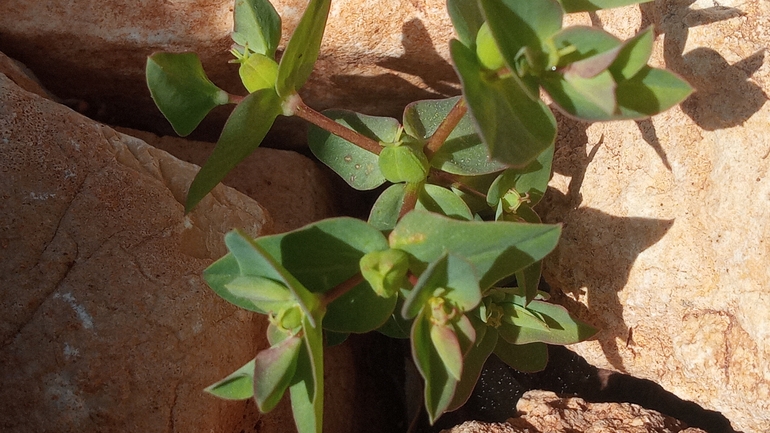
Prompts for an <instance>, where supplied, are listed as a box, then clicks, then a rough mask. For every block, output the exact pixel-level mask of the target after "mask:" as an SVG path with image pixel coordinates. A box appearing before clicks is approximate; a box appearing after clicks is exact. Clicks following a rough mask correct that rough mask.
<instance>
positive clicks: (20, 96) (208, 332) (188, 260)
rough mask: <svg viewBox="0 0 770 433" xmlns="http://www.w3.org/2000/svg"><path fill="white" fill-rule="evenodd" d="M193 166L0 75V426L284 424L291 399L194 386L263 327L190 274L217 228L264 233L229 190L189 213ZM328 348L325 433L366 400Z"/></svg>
mask: <svg viewBox="0 0 770 433" xmlns="http://www.w3.org/2000/svg"><path fill="white" fill-rule="evenodd" d="M0 57H2V56H0ZM19 82H23V80H19ZM196 170H197V168H196V167H195V166H193V165H192V164H188V163H185V162H182V161H179V160H177V159H176V158H174V157H172V156H171V155H169V154H167V153H166V152H163V151H160V150H158V149H155V148H153V147H151V146H148V145H147V144H146V143H144V142H142V141H141V140H139V139H136V138H133V137H130V136H127V135H124V134H121V133H118V132H115V131H114V130H112V129H110V128H108V127H106V126H104V125H101V124H99V123H96V122H93V121H91V120H90V119H87V118H85V117H83V116H81V115H79V114H77V113H75V112H73V111H72V110H70V109H68V108H66V107H63V106H61V105H59V104H56V103H54V102H52V101H49V100H47V99H43V98H41V97H39V96H37V95H35V94H33V93H29V92H26V91H24V90H22V89H21V88H19V87H18V86H17V85H16V84H14V82H12V81H11V80H10V79H9V78H8V77H7V76H6V75H4V74H0V172H2V177H0V197H2V200H0V318H1V319H0V342H1V344H0V365H2V366H3V367H2V369H0V384H2V386H0V401H3V410H2V411H0V430H3V431H13V432H21V433H25V432H44V431H56V432H104V431H142V432H182V431H206V432H223V433H224V432H233V431H243V432H260V433H268V432H286V431H292V430H293V422H292V420H291V412H290V408H289V406H288V404H287V403H288V401H285V402H284V404H283V405H282V406H280V408H279V409H277V410H276V411H275V412H272V413H271V414H269V415H266V416H262V417H260V416H258V415H257V414H256V413H255V411H254V410H253V407H254V405H253V403H252V402H249V401H244V402H226V401H222V400H219V399H216V398H214V397H212V396H209V395H206V394H205V393H203V392H202V389H203V388H204V387H205V386H207V385H209V384H211V383H213V382H214V381H216V380H218V379H220V378H222V377H224V376H225V375H227V374H229V373H230V372H231V371H232V370H234V369H236V368H238V367H239V366H240V365H242V364H243V363H245V362H246V361H247V360H248V359H250V358H251V357H253V356H254V354H255V353H256V351H257V350H259V349H261V348H263V347H265V346H266V342H265V341H264V332H265V328H266V321H264V320H262V318H260V317H258V316H256V315H253V314H249V313H246V312H244V311H241V310H238V309H236V308H235V307H234V306H231V305H230V304H228V303H226V302H224V301H222V300H221V299H219V298H218V297H217V296H216V295H215V294H214V293H213V292H212V291H211V290H210V289H208V287H207V286H206V284H205V282H204V281H203V279H202V278H201V271H202V270H203V269H204V268H205V267H206V266H208V265H209V264H210V263H211V262H212V261H213V260H214V259H216V258H218V257H220V256H221V255H222V254H224V253H225V251H226V249H225V246H224V244H223V242H222V236H223V235H224V233H225V232H227V231H228V230H230V229H232V228H235V227H239V228H242V229H245V230H246V231H247V232H249V233H250V234H252V235H254V236H256V235H258V234H262V233H266V232H270V231H271V230H272V228H271V221H270V218H269V217H268V215H267V214H266V212H265V211H264V209H263V208H262V207H261V206H260V205H259V204H257V203H256V202H255V201H253V200H252V199H250V198H248V197H247V196H245V195H243V194H241V193H239V192H236V191H235V190H233V189H230V188H227V187H224V186H219V187H217V188H216V189H215V190H214V191H213V193H212V194H211V195H210V196H208V197H207V198H205V199H204V200H203V201H202V202H201V205H200V206H199V207H198V208H196V210H195V211H193V212H192V213H190V214H189V215H188V216H185V215H184V213H183V206H182V204H181V202H182V200H183V197H184V194H185V191H186V189H187V187H188V186H189V183H190V182H191V180H192V177H193V175H194V173H195V172H196ZM229 337H232V338H229ZM327 355H328V357H327V363H328V365H329V369H328V370H327V373H328V374H329V377H330V380H329V383H328V385H327V390H328V393H327V402H328V407H330V408H333V409H330V410H329V416H328V418H327V423H326V426H327V429H329V430H330V431H356V430H355V428H356V426H355V425H354V423H351V422H350V420H349V419H348V417H347V416H335V415H337V414H345V413H348V412H349V411H350V410H351V409H350V408H351V404H352V403H353V402H360V400H361V399H360V396H359V395H358V394H357V392H358V391H359V387H358V386H357V379H356V376H355V374H356V373H355V368H354V367H353V364H352V355H351V353H350V348H349V347H346V346H340V347H339V348H336V349H334V350H331V351H329V352H328V353H327Z"/></svg>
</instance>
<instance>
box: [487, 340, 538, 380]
mask: <svg viewBox="0 0 770 433" xmlns="http://www.w3.org/2000/svg"><path fill="white" fill-rule="evenodd" d="M495 355H497V357H498V358H500V360H501V361H503V362H504V363H506V364H508V365H509V366H511V368H514V369H516V370H518V371H521V372H523V373H535V372H538V371H542V370H543V369H544V368H545V366H546V365H547V364H548V346H546V345H545V344H544V343H529V344H511V343H509V342H507V341H505V340H503V339H502V338H500V339H498V340H497V345H496V346H495Z"/></svg>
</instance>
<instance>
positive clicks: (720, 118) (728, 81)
mask: <svg viewBox="0 0 770 433" xmlns="http://www.w3.org/2000/svg"><path fill="white" fill-rule="evenodd" d="M694 2H695V0H661V1H656V2H651V3H645V4H641V5H640V6H639V7H640V10H641V13H642V27H647V26H648V25H650V24H653V25H654V26H655V31H656V33H657V34H663V35H664V38H663V57H664V59H665V61H666V68H667V69H670V70H672V71H674V72H676V73H677V74H679V75H681V76H682V77H683V78H684V79H685V80H687V81H688V82H689V83H690V84H691V85H692V86H693V87H694V89H695V92H693V94H692V95H690V97H689V98H688V99H687V100H685V101H684V102H683V103H682V105H681V107H682V111H684V113H685V114H686V115H687V116H689V117H690V118H691V119H692V120H693V121H694V122H695V123H696V124H697V125H698V126H699V127H700V128H702V129H704V130H706V131H714V130H718V129H723V128H730V127H734V126H739V125H741V124H743V123H744V122H746V121H747V120H748V119H749V118H750V117H751V116H753V115H754V114H755V113H756V112H758V111H759V110H760V109H761V108H762V106H763V105H764V104H765V102H766V101H767V99H768V95H766V94H765V92H764V91H762V88H761V87H759V86H758V85H756V84H754V83H752V82H751V81H750V78H751V76H752V75H753V74H754V73H755V72H756V71H757V70H759V69H760V68H761V67H762V64H763V62H764V59H765V53H764V50H759V51H757V52H755V53H754V54H752V55H750V56H749V57H746V58H744V59H742V60H740V61H738V62H735V63H733V64H730V63H729V62H728V61H727V60H726V59H725V58H724V57H723V56H722V55H721V54H720V53H719V52H717V51H716V50H714V49H712V48H707V47H698V48H695V49H693V50H690V51H688V52H687V53H685V45H686V43H687V39H688V36H689V32H690V30H689V29H690V28H692V27H697V26H701V25H707V24H712V23H715V22H719V21H724V20H728V19H731V18H737V17H740V16H743V15H745V14H744V12H743V11H741V10H740V9H736V8H729V7H723V6H717V5H716V2H715V6H714V7H709V8H704V9H698V10H694V9H691V8H690V6H691V5H692V4H693V3H694Z"/></svg>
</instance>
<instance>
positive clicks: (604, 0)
mask: <svg viewBox="0 0 770 433" xmlns="http://www.w3.org/2000/svg"><path fill="white" fill-rule="evenodd" d="M650 1H652V0H559V3H561V5H562V7H563V8H564V11H565V12H567V13H573V12H592V11H597V10H600V9H611V8H617V7H621V6H628V5H635V4H638V3H647V2H650Z"/></svg>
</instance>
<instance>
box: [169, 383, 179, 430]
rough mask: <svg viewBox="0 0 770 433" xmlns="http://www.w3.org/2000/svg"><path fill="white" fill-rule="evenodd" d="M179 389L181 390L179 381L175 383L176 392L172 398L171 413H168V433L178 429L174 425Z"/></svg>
mask: <svg viewBox="0 0 770 433" xmlns="http://www.w3.org/2000/svg"><path fill="white" fill-rule="evenodd" d="M178 391H179V381H177V382H176V383H174V392H173V396H172V398H171V408H170V409H169V414H168V426H167V427H166V429H167V431H168V433H174V432H175V431H176V427H175V426H174V412H175V411H176V403H177V399H178Z"/></svg>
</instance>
